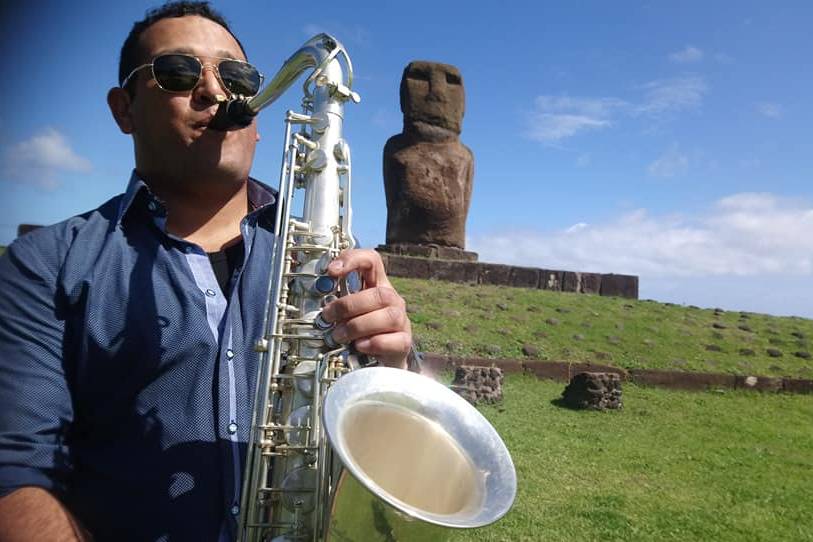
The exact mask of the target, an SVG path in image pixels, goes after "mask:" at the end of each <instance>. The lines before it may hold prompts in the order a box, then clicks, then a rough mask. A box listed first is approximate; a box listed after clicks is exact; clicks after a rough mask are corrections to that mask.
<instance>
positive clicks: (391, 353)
mask: <svg viewBox="0 0 813 542" xmlns="http://www.w3.org/2000/svg"><path fill="white" fill-rule="evenodd" d="M353 271H357V272H358V273H359V275H360V276H361V279H362V281H363V284H364V288H363V289H362V290H361V291H360V292H356V293H354V294H349V295H346V296H343V297H340V298H339V299H337V300H336V301H333V302H332V303H330V304H328V305H327V306H326V307H325V308H324V310H323V311H322V318H324V319H325V320H326V321H328V322H335V323H336V327H335V328H333V339H334V340H335V341H336V342H339V343H345V344H346V343H349V342H351V341H353V345H354V347H355V349H356V350H357V351H358V352H361V353H362V354H367V355H370V356H375V358H376V359H378V361H379V362H380V363H382V364H383V365H388V366H390V367H400V368H402V369H405V368H406V359H407V354H408V353H409V350H410V348H411V347H412V325H411V324H410V323H409V318H408V317H407V314H406V303H405V302H404V300H403V298H402V297H401V296H399V295H398V292H396V291H395V289H394V288H393V287H392V285H391V284H390V281H389V280H388V279H387V274H386V272H385V271H384V263H383V262H382V261H381V256H379V255H378V252H376V251H374V250H359V249H353V250H345V251H344V252H342V253H341V254H339V256H338V257H337V258H336V259H335V260H333V261H332V262H331V263H330V265H329V266H328V268H327V272H328V274H329V275H331V276H333V277H344V276H346V275H347V274H348V273H351V272H353Z"/></svg>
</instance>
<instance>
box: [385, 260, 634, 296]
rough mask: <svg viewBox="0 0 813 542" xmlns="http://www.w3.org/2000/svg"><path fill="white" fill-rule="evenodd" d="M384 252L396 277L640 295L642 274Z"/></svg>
mask: <svg viewBox="0 0 813 542" xmlns="http://www.w3.org/2000/svg"><path fill="white" fill-rule="evenodd" d="M380 253H381V258H382V259H383V260H384V267H385V268H386V269H387V274H388V275H390V276H393V277H408V278H417V279H434V280H446V281H450V282H468V283H474V284H494V285H498V286H514V287H519V288H535V289H542V290H553V291H558V292H577V293H584V294H598V295H610V296H619V297H627V298H630V299H638V277H637V276H634V275H616V274H612V273H581V272H577V271H560V270H555V269H539V268H535V267H519V266H513V265H502V264H496V263H482V262H473V261H455V260H441V259H436V258H419V257H414V256H404V255H399V254H391V253H387V252H380Z"/></svg>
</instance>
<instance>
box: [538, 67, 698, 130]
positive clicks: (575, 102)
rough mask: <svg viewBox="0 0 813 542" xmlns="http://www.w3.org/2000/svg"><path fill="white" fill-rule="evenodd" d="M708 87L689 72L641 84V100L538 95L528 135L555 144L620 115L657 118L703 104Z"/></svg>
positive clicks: (609, 123)
mask: <svg viewBox="0 0 813 542" xmlns="http://www.w3.org/2000/svg"><path fill="white" fill-rule="evenodd" d="M707 88H708V87H707V86H706V83H705V81H704V80H703V78H702V77H700V76H696V75H686V76H682V77H676V78H673V79H660V80H656V81H650V82H649V83H646V84H645V85H642V86H641V87H639V90H642V91H643V95H642V96H641V99H640V100H639V101H638V102H636V103H631V102H628V101H625V100H622V99H619V98H613V97H602V98H591V97H571V96H546V95H543V96H537V97H536V99H535V100H534V110H533V112H532V113H531V115H530V120H529V121H528V128H527V130H526V132H525V135H526V136H527V137H528V138H529V139H532V140H534V141H539V142H541V143H554V142H557V141H561V140H563V139H566V138H568V137H573V136H575V135H578V134H580V133H583V132H587V131H595V130H601V129H604V128H609V127H610V126H613V125H614V124H615V123H616V122H617V120H618V118H620V117H645V118H648V119H651V120H658V119H660V118H662V117H666V116H668V115H669V114H675V113H678V112H681V111H686V110H690V109H695V108H697V107H699V106H700V104H701V103H702V101H703V96H704V95H705V93H706V91H707Z"/></svg>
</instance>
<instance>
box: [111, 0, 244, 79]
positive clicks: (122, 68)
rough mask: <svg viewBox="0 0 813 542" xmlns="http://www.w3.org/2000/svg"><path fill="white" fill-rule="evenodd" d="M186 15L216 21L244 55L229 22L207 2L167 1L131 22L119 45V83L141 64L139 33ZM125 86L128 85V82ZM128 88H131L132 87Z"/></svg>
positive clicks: (241, 45)
mask: <svg viewBox="0 0 813 542" xmlns="http://www.w3.org/2000/svg"><path fill="white" fill-rule="evenodd" d="M187 15H197V16H199V17H204V18H206V19H209V20H210V21H214V22H216V23H217V24H219V25H220V26H222V27H223V28H225V29H226V31H227V32H228V33H229V34H231V36H232V37H233V38H234V39H235V41H236V42H237V45H239V46H240V50H241V51H242V52H243V54H244V55H245V54H246V50H245V49H244V48H243V44H242V43H240V40H239V39H237V36H235V35H234V32H232V31H231V28H229V23H227V22H226V19H224V18H223V16H222V15H221V14H220V13H218V12H217V11H216V10H215V9H214V8H212V7H210V6H209V2H188V1H179V2H167V3H166V4H164V5H163V6H161V7H157V8H153V9H151V10H149V11H148V12H147V16H146V17H144V19H143V20H141V21H138V22H136V23H135V24H133V29H132V30H130V34H129V35H128V36H127V39H126V40H124V45H122V46H121V56H120V57H119V85H121V84H122V83H123V82H124V78H125V77H127V76H128V75H130V72H131V71H133V70H134V69H135V68H136V67H137V66H139V65H140V64H143V61H142V59H141V58H140V56H141V52H140V51H139V49H138V38H140V37H141V34H143V33H144V31H145V30H147V29H148V28H149V27H150V26H152V25H153V24H155V23H157V22H158V21H160V20H161V19H168V18H170V17H186V16H187ZM127 86H128V87H130V85H129V84H128V85H127ZM130 88H131V89H132V88H133V87H130ZM130 94H131V95H132V90H130Z"/></svg>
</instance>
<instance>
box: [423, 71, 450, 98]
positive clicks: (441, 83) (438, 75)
mask: <svg viewBox="0 0 813 542" xmlns="http://www.w3.org/2000/svg"><path fill="white" fill-rule="evenodd" d="M426 98H427V100H429V101H433V102H445V101H446V74H445V73H443V72H439V71H435V72H432V74H431V76H430V78H429V95H428V96H427V97H426Z"/></svg>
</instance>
